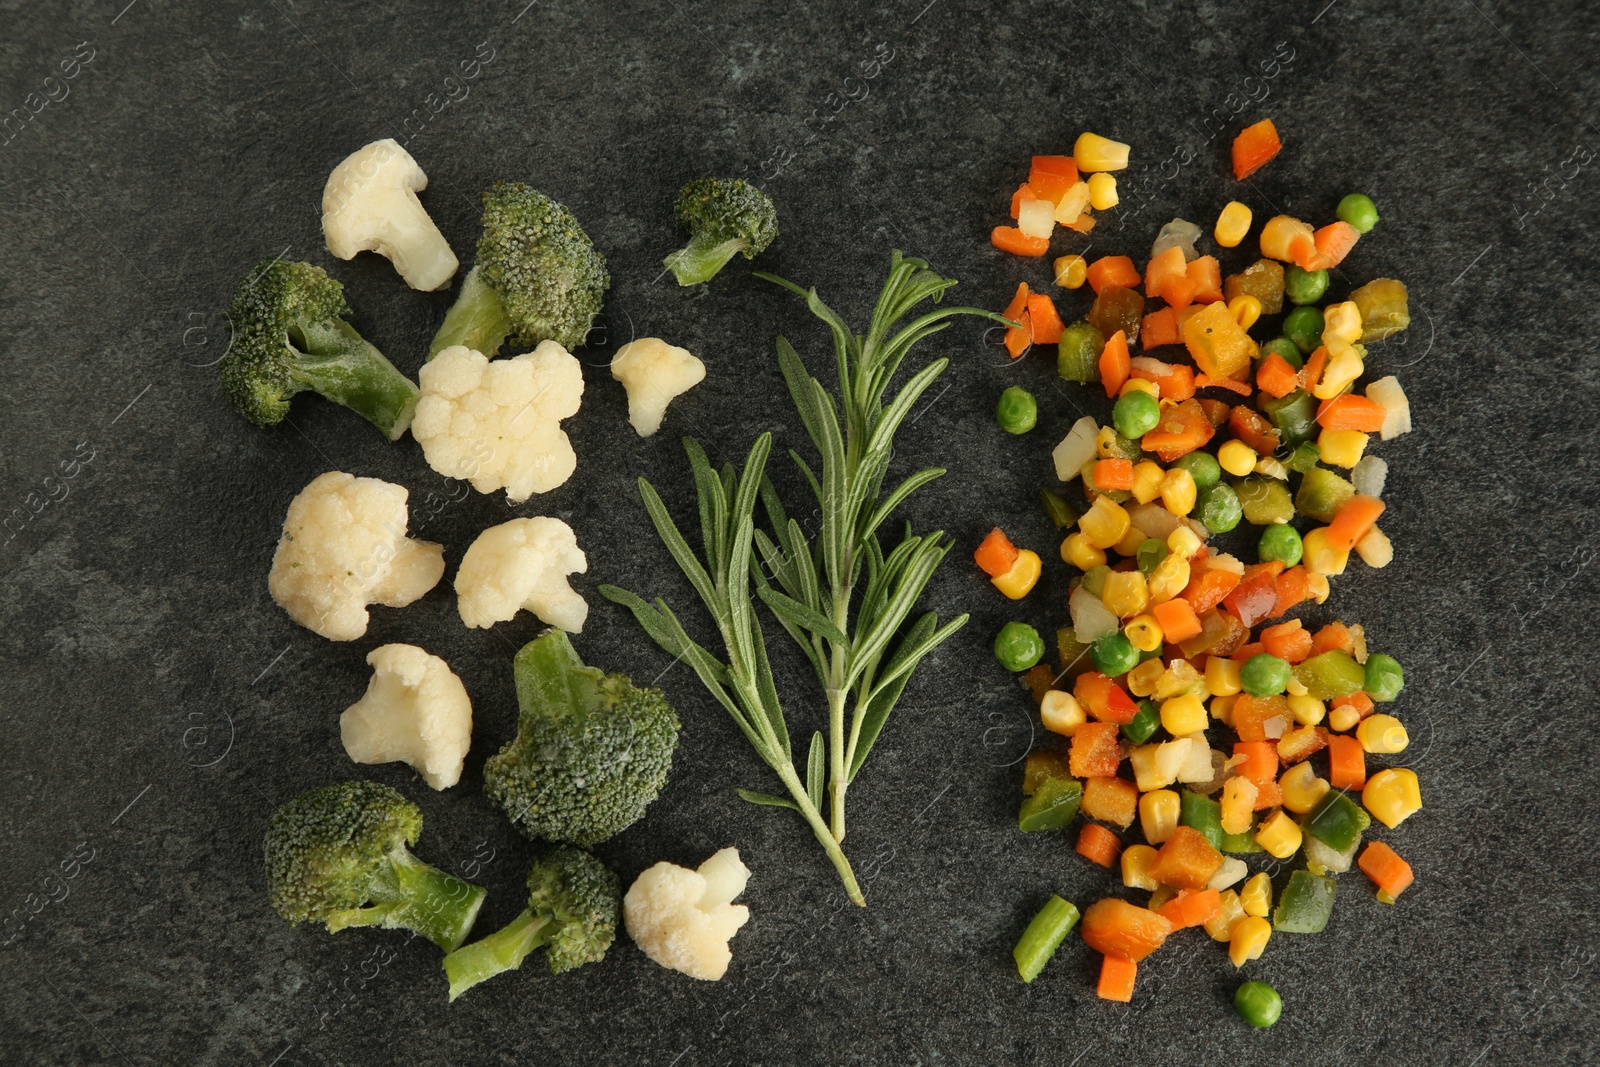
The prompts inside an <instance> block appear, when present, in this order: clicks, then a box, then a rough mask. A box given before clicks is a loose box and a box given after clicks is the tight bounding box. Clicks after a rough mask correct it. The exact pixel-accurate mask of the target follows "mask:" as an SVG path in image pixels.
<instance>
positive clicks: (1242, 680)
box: [1239, 652, 1289, 697]
mask: <svg viewBox="0 0 1600 1067" xmlns="http://www.w3.org/2000/svg"><path fill="white" fill-rule="evenodd" d="M1239 686H1240V688H1242V689H1243V690H1244V691H1245V692H1246V693H1249V694H1250V695H1251V696H1253V697H1274V696H1277V695H1278V694H1279V693H1281V692H1283V691H1284V690H1285V689H1288V688H1289V665H1288V664H1287V663H1285V662H1284V661H1283V660H1281V659H1279V658H1278V657H1277V656H1273V655H1270V654H1268V653H1266V652H1258V653H1257V654H1255V655H1254V656H1251V657H1250V658H1249V659H1247V660H1245V661H1244V666H1242V667H1240V668H1239Z"/></svg>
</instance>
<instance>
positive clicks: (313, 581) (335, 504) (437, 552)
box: [267, 471, 444, 641]
mask: <svg viewBox="0 0 1600 1067" xmlns="http://www.w3.org/2000/svg"><path fill="white" fill-rule="evenodd" d="M406 495H407V494H406V490H405V487H404V486H400V485H392V484H390V483H389V482H385V481H380V480H379V479H377V478H357V477H354V476H353V475H349V474H346V473H344V472H343V471H329V472H328V473H327V474H322V475H318V476H317V477H316V478H314V479H313V480H312V482H311V484H310V485H308V486H306V487H305V488H304V489H302V490H300V495H299V496H297V497H295V498H294V500H293V501H292V502H291V503H290V504H289V514H288V516H287V517H285V518H284V520H283V536H282V537H281V538H279V540H278V551H277V553H276V554H275V555H274V556H273V557H272V573H271V574H269V575H268V576H267V589H268V590H269V591H270V592H271V593H272V599H273V600H275V601H277V603H278V606H279V607H281V608H283V610H285V611H287V612H288V613H289V617H290V618H291V619H293V620H294V621H295V622H297V623H299V624H300V625H301V626H304V627H305V628H306V629H308V630H310V631H312V632H313V633H318V634H321V635H322V636H323V637H326V638H328V640H330V641H354V640H355V639H356V638H358V637H360V636H361V635H362V634H364V633H366V632H367V618H368V616H367V605H368V604H382V605H383V606H384V607H387V608H403V607H405V606H406V605H407V604H409V603H411V602H412V601H414V600H418V599H420V598H421V597H422V596H423V595H424V594H425V593H427V591H428V590H430V589H432V588H433V587H434V586H435V585H437V584H439V579H440V578H442V577H444V549H443V548H441V547H440V546H438V545H435V544H432V543H430V542H427V541H414V540H412V539H411V538H409V537H407V536H406V521H407V516H406Z"/></svg>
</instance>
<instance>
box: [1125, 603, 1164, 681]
mask: <svg viewBox="0 0 1600 1067" xmlns="http://www.w3.org/2000/svg"><path fill="white" fill-rule="evenodd" d="M1140 617H1141V618H1143V616H1140ZM1166 672H1167V667H1166V664H1164V663H1162V662H1161V660H1159V659H1147V660H1145V661H1144V662H1143V663H1141V664H1139V665H1138V666H1137V667H1135V668H1134V669H1133V670H1131V671H1129V672H1128V674H1127V677H1126V678H1125V679H1124V681H1126V682H1127V683H1128V692H1130V693H1132V694H1133V695H1134V696H1136V697H1147V696H1149V695H1150V694H1151V693H1154V692H1155V691H1156V683H1157V682H1159V681H1161V676H1162V675H1163V674H1165V673H1166Z"/></svg>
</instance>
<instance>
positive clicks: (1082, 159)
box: [1072, 133, 1133, 174]
mask: <svg viewBox="0 0 1600 1067" xmlns="http://www.w3.org/2000/svg"><path fill="white" fill-rule="evenodd" d="M1132 151H1133V150H1132V149H1131V148H1129V147H1128V146H1127V145H1125V144H1123V143H1122V142H1121V141H1113V140H1111V138H1109V137H1101V136H1100V135H1099V134H1098V133H1080V134H1078V140H1077V143H1075V144H1074V145H1073V146H1072V158H1073V161H1074V162H1076V163H1077V165H1078V169H1079V170H1080V171H1083V172H1084V173H1086V174H1092V173H1095V172H1097V171H1107V170H1123V169H1124V168H1126V167H1127V165H1128V156H1129V154H1130V153H1131V152H1132Z"/></svg>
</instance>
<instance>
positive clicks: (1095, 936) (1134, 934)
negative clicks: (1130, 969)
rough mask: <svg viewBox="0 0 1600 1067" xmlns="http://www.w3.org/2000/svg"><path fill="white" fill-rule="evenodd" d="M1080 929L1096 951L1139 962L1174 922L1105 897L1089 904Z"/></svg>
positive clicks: (1157, 945) (1147, 909)
mask: <svg viewBox="0 0 1600 1067" xmlns="http://www.w3.org/2000/svg"><path fill="white" fill-rule="evenodd" d="M1202 840H1204V839H1203V838H1202ZM1078 930H1079V932H1080V933H1081V934H1082V936H1083V942H1084V944H1086V945H1088V946H1089V947H1090V948H1092V949H1094V950H1095V951H1096V952H1103V953H1105V954H1106V955H1107V956H1114V957H1116V958H1117V959H1123V960H1132V961H1133V962H1134V963H1138V962H1139V961H1140V960H1142V959H1144V958H1145V957H1146V956H1148V955H1150V953H1152V952H1154V951H1155V950H1156V949H1158V948H1160V947H1161V946H1162V945H1163V944H1165V943H1166V940H1167V937H1168V936H1169V935H1171V933H1172V923H1171V922H1170V921H1169V920H1168V919H1167V918H1166V917H1165V916H1163V915H1157V914H1156V913H1155V912H1153V911H1151V910H1150V909H1149V908H1141V907H1139V905H1137V904H1132V903H1129V902H1128V901H1126V900H1118V899H1117V898H1116V897H1106V898H1105V899H1103V900H1097V901H1095V902H1094V903H1093V904H1090V905H1089V907H1088V908H1087V909H1086V910H1085V911H1084V913H1083V919H1082V921H1081V922H1080V923H1079V924H1078Z"/></svg>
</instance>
